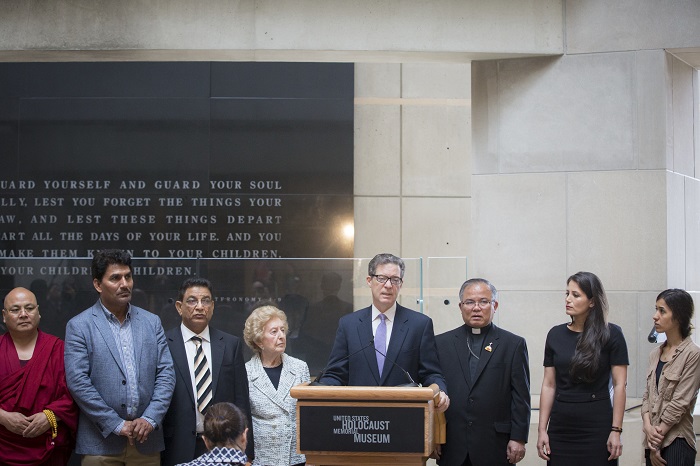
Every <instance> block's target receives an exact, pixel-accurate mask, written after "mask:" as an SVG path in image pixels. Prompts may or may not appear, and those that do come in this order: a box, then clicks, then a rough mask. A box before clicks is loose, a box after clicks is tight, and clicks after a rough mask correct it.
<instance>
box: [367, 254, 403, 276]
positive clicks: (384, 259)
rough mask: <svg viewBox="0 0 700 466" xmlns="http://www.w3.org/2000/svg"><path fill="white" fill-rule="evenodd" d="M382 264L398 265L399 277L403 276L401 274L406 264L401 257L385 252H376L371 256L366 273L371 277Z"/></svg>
mask: <svg viewBox="0 0 700 466" xmlns="http://www.w3.org/2000/svg"><path fill="white" fill-rule="evenodd" d="M384 264H394V265H398V266H399V269H401V278H403V274H404V272H405V271H406V264H404V263H403V259H401V258H400V257H396V256H395V255H393V254H389V253H387V252H383V253H381V254H377V255H376V256H374V257H373V258H372V260H371V261H369V267H367V272H368V274H367V275H369V276H370V277H371V276H372V275H374V274H376V273H377V267H379V266H380V265H384Z"/></svg>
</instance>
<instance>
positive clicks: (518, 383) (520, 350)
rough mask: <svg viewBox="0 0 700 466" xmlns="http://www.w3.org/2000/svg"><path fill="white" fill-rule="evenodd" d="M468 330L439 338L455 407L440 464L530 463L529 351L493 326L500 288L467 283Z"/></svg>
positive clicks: (463, 295) (463, 296)
mask: <svg viewBox="0 0 700 466" xmlns="http://www.w3.org/2000/svg"><path fill="white" fill-rule="evenodd" d="M459 309H460V312H461V313H462V320H464V325H462V326H460V327H458V328H456V329H454V330H451V331H449V332H446V333H443V334H441V335H438V336H437V337H436V344H437V349H438V355H439V356H440V364H441V365H442V367H443V368H448V367H449V368H450V369H451V370H449V371H445V380H446V382H447V389H448V390H449V392H450V394H451V395H452V400H453V401H452V405H451V406H450V409H448V410H447V412H446V413H445V418H446V420H447V436H446V438H447V442H446V443H445V445H443V446H442V447H441V448H439V449H438V458H437V459H438V464H440V465H448V466H449V465H457V464H458V465H469V466H499V465H502V466H506V465H509V464H515V463H517V462H519V461H521V460H522V459H523V458H524V457H525V443H527V438H528V433H529V427H530V372H529V365H528V355H527V345H526V344H525V340H524V339H523V338H522V337H519V336H518V335H515V334H513V333H510V332H508V331H506V330H504V329H502V328H499V327H498V326H496V325H494V324H493V317H494V314H495V313H496V309H498V292H497V291H496V287H495V286H493V285H492V284H491V282H489V281H488V280H486V279H483V278H473V279H470V280H467V281H466V282H464V284H463V285H462V287H461V289H460V290H459Z"/></svg>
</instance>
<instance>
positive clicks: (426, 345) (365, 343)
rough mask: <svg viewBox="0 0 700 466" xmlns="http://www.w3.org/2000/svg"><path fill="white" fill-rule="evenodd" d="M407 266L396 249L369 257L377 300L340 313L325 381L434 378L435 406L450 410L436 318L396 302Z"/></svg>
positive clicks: (382, 382) (388, 382) (393, 382)
mask: <svg viewBox="0 0 700 466" xmlns="http://www.w3.org/2000/svg"><path fill="white" fill-rule="evenodd" d="M405 270H406V266H405V264H404V262H403V260H401V259H400V258H398V257H396V256H394V255H392V254H378V255H376V256H374V258H373V259H372V260H371V261H370V263H369V274H368V276H367V285H368V286H369V287H370V288H371V290H372V305H371V306H369V307H366V308H364V309H360V310H359V311H356V312H353V313H352V314H348V315H346V316H344V317H342V318H341V319H340V321H339V322H338V330H337V332H336V335H335V342H334V343H333V349H332V351H331V355H330V358H329V360H328V364H327V365H326V370H325V371H324V373H323V374H322V376H321V378H320V383H321V384H324V385H354V386H388V387H393V386H399V385H405V384H407V383H410V382H412V381H414V380H415V381H416V382H418V383H420V384H422V385H423V386H428V385H430V384H432V383H435V384H437V385H438V386H439V387H440V396H439V399H438V403H437V405H436V409H437V411H445V410H446V409H447V407H448V406H449V404H450V399H449V397H448V396H447V393H446V392H447V387H446V384H445V379H444V377H443V376H442V371H441V369H440V362H439V361H438V357H437V351H436V347H435V335H434V333H433V321H432V319H430V317H428V316H425V315H423V314H420V313H418V312H416V311H412V310H411V309H408V308H405V307H403V306H401V305H400V304H398V303H397V302H396V300H397V298H398V296H399V291H400V290H401V285H402V284H403V275H404V272H405ZM404 371H406V372H404Z"/></svg>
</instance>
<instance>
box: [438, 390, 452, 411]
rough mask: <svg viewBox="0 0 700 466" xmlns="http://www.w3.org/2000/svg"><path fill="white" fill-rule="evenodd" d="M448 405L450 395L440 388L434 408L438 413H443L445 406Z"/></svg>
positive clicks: (447, 406) (445, 409)
mask: <svg viewBox="0 0 700 466" xmlns="http://www.w3.org/2000/svg"><path fill="white" fill-rule="evenodd" d="M449 407H450V397H449V396H447V393H445V392H443V391H442V390H440V393H438V399H437V404H436V405H435V410H436V411H437V412H438V413H444V412H445V411H447V408H449Z"/></svg>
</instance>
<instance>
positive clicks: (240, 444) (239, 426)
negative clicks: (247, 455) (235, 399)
mask: <svg viewBox="0 0 700 466" xmlns="http://www.w3.org/2000/svg"><path fill="white" fill-rule="evenodd" d="M247 435H248V428H247V427H246V418H245V415H244V414H243V412H242V411H241V410H240V408H239V407H238V406H236V405H234V404H233V403H216V404H213V405H211V406H210V407H209V408H207V413H206V414H205V415H204V433H203V434H202V438H203V439H204V444H205V445H206V446H207V448H208V449H209V450H211V449H212V448H214V447H227V448H236V449H238V450H241V451H245V448H246V443H247V441H246V439H247Z"/></svg>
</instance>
